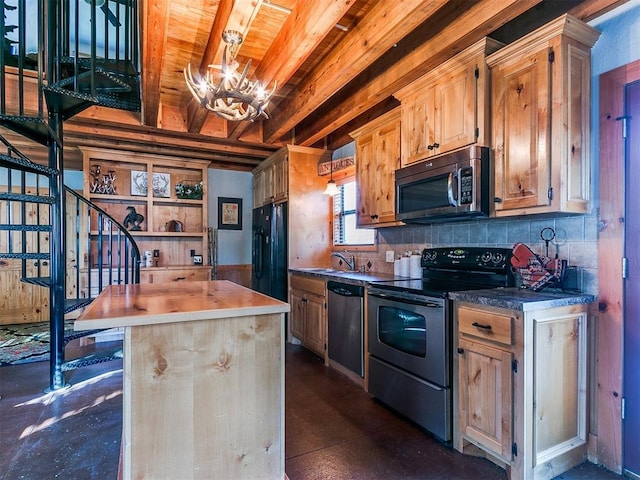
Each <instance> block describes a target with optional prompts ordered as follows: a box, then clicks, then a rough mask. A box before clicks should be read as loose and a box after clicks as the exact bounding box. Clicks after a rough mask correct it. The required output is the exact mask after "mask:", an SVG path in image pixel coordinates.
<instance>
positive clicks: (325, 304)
mask: <svg viewBox="0 0 640 480" xmlns="http://www.w3.org/2000/svg"><path fill="white" fill-rule="evenodd" d="M324 309H325V310H326V309H327V302H324Z"/></svg>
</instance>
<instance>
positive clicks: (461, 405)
mask: <svg viewBox="0 0 640 480" xmlns="http://www.w3.org/2000/svg"><path fill="white" fill-rule="evenodd" d="M458 346H459V347H460V349H462V350H463V351H462V352H460V355H459V358H458V360H459V363H458V367H459V368H458V386H459V388H458V418H459V431H460V432H461V433H462V434H463V435H465V436H466V437H467V438H469V439H472V440H474V441H475V442H477V443H478V445H480V446H482V447H483V448H485V449H487V450H488V451H490V452H492V453H494V454H495V455H497V456H498V457H500V458H502V459H504V460H505V461H507V462H510V461H511V438H512V404H513V399H512V390H511V352H508V351H505V350H500V349H497V348H493V347H490V346H487V345H484V344H481V343H478V342H470V341H468V340H465V339H460V340H459V342H458Z"/></svg>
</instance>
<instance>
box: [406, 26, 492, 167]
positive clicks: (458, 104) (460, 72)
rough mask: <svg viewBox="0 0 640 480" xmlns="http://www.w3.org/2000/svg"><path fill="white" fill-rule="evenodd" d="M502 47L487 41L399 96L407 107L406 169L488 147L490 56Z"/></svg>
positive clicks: (482, 41)
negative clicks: (474, 145) (457, 152)
mask: <svg viewBox="0 0 640 480" xmlns="http://www.w3.org/2000/svg"><path fill="white" fill-rule="evenodd" d="M501 45H502V44H501V43H499V42H496V41H495V40H492V39H490V38H484V39H482V40H481V41H479V42H477V43H475V44H474V45H472V46H471V47H469V48H467V49H466V50H464V51H462V52H461V53H459V54H458V55H456V56H455V57H453V58H452V59H451V60H448V61H447V62H445V63H443V64H442V65H440V66H439V67H437V68H436V69H434V70H432V71H431V72H429V73H428V74H426V75H424V76H423V77H421V78H419V79H418V80H416V81H415V82H413V83H412V84H410V85H409V86H407V87H405V88H403V89H402V90H400V91H398V92H397V93H396V94H395V95H394V96H395V97H396V98H398V99H399V100H400V102H401V112H402V113H401V116H402V141H401V144H402V148H401V151H402V160H401V165H402V166H403V167H404V166H407V165H410V164H412V163H416V162H419V161H421V160H424V159H426V158H429V157H431V156H434V155H440V154H442V153H445V152H449V151H451V150H455V149H457V148H460V147H464V146H466V145H471V144H472V143H480V144H488V141H489V132H488V129H489V124H490V122H489V81H488V69H487V66H486V62H485V56H486V55H487V54H489V53H491V52H494V51H495V50H497V49H498V48H499V47H500V46H501Z"/></svg>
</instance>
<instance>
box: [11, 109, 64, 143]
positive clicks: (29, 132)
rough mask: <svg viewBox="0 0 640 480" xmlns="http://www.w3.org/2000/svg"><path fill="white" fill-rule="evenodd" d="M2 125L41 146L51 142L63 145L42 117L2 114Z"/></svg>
mask: <svg viewBox="0 0 640 480" xmlns="http://www.w3.org/2000/svg"><path fill="white" fill-rule="evenodd" d="M0 125H2V126H4V127H6V128H8V129H10V130H13V131H14V132H17V133H19V134H21V135H24V136H25V137H27V138H30V139H31V140H33V141H35V142H37V143H39V144H41V145H45V146H46V145H48V143H49V142H50V141H51V140H53V141H55V142H57V143H59V144H61V143H62V142H61V141H60V139H59V138H58V137H57V135H56V134H55V133H54V132H53V130H51V128H50V127H49V124H48V123H47V121H46V120H45V119H44V118H42V117H37V116H34V117H31V116H26V115H2V114H0Z"/></svg>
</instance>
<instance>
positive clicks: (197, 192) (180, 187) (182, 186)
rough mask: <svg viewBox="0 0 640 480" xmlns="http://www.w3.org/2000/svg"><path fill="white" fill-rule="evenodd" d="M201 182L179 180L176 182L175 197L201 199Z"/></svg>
mask: <svg viewBox="0 0 640 480" xmlns="http://www.w3.org/2000/svg"><path fill="white" fill-rule="evenodd" d="M203 189H204V187H203V185H202V182H198V183H192V182H180V183H176V197H178V198H180V199H188V200H202V192H203Z"/></svg>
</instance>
